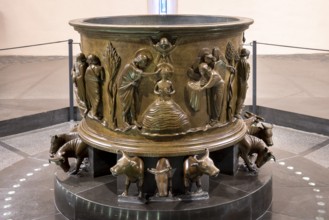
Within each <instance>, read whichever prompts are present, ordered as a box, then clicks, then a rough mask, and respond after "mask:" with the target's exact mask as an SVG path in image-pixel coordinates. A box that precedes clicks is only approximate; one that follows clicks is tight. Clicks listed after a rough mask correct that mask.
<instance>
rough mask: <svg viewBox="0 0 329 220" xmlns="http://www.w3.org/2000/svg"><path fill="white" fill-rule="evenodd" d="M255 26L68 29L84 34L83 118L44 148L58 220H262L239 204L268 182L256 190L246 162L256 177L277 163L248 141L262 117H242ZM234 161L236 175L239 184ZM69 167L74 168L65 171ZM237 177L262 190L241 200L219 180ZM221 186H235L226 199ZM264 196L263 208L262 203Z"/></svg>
mask: <svg viewBox="0 0 329 220" xmlns="http://www.w3.org/2000/svg"><path fill="white" fill-rule="evenodd" d="M252 23H253V20H252V19H248V18H241V17H227V16H202V15H142V16H114V17H97V18H86V19H77V20H72V21H70V25H72V26H73V27H74V29H75V30H76V31H78V32H79V33H80V36H81V53H80V54H78V55H77V56H76V60H75V64H74V67H73V70H72V78H73V82H74V86H75V95H76V102H77V107H78V109H79V112H80V114H81V117H82V120H81V122H79V125H78V126H77V128H76V131H72V133H70V134H61V135H56V136H54V137H53V138H52V150H51V155H50V157H51V158H50V159H49V160H50V161H53V162H55V163H56V164H58V165H60V166H61V167H62V170H60V169H58V171H57V174H56V175H57V176H56V178H55V185H56V187H55V188H56V189H55V197H56V198H55V201H56V205H57V207H58V208H59V209H60V211H61V212H63V214H64V215H65V216H66V217H68V218H69V219H179V218H187V219H201V218H209V219H229V217H232V218H231V219H234V217H237V218H239V217H240V216H253V217H251V218H250V219H255V218H256V217H259V216H260V214H262V213H256V214H255V213H254V212H253V213H254V214H250V213H249V212H252V211H250V210H249V209H252V208H253V206H255V204H251V203H250V201H249V200H248V198H247V197H248V196H251V195H252V193H254V192H255V191H258V190H259V192H258V194H259V195H258V196H260V194H262V193H263V194H266V192H263V191H262V190H271V177H268V176H267V175H265V174H264V177H262V180H261V181H259V180H257V178H260V176H262V175H263V174H261V171H258V168H256V167H255V166H253V164H252V161H251V159H250V157H249V155H251V154H252V153H257V154H258V158H257V161H256V162H255V164H256V165H257V167H261V166H262V165H263V164H264V163H265V162H267V161H268V160H270V159H274V156H273V155H272V153H271V152H270V151H269V150H268V146H269V145H267V144H265V142H264V141H263V140H262V138H260V137H256V135H255V134H251V133H250V131H251V130H255V128H256V127H257V126H256V125H257V124H259V123H264V122H262V121H263V120H262V118H261V117H259V116H257V115H255V114H253V113H249V112H247V113H245V114H243V108H244V101H245V98H246V92H247V88H248V78H249V73H250V65H249V63H248V58H249V50H248V49H247V48H245V47H244V42H245V37H244V36H245V34H244V32H245V30H246V29H247V28H248V27H249V25H251V24H252ZM264 124H265V123H264ZM271 129H272V128H271V127H270V128H269V127H268V128H267V130H266V129H265V127H264V129H260V130H262V131H258V130H257V131H255V132H258V133H259V132H263V133H264V130H266V131H268V132H267V133H268V138H271V137H272V134H271V133H270V132H271ZM250 140H252V141H253V142H251V141H250ZM256 142H257V144H256ZM258 142H261V144H263V143H264V145H261V144H258ZM256 145H257V146H256ZM64 147H65V148H64ZM63 148H64V149H63ZM265 151H266V152H265ZM239 156H241V158H242V159H243V160H244V162H245V165H246V168H247V169H246V171H245V172H244V173H245V174H239V171H238V170H239ZM68 157H76V158H77V161H76V164H77V165H76V166H75V168H74V170H72V171H71V172H70V171H69V167H70V165H69V164H68ZM65 161H66V162H65ZM72 163H73V162H72ZM81 167H82V168H85V169H86V170H87V171H86V170H85V171H84V170H83V169H81ZM63 171H65V172H67V171H69V172H70V175H68V174H65V173H64V172H63ZM251 173H252V174H253V175H251ZM239 175H242V176H243V175H245V176H243V178H246V180H245V181H246V182H248V181H249V182H253V181H256V182H257V181H258V182H259V183H258V185H257V184H255V185H257V188H256V189H254V190H253V192H250V193H249V194H248V196H246V195H244V196H242V194H243V193H242V194H241V193H240V194H239V193H237V192H236V190H237V188H236V187H235V185H234V184H236V183H235V182H234V181H233V180H232V182H231V183H230V182H229V180H227V178H234V177H235V176H239ZM248 178H249V179H248ZM240 180H241V178H240ZM237 181H238V180H237ZM75 185H77V187H78V188H79V190H75V188H74V186H75ZM229 185H231V186H232V187H235V188H234V189H232V190H228V188H227V187H228V186H229ZM261 186H265V187H261ZM260 188H262V189H260ZM84 190H85V191H84ZM81 192H82V193H81ZM88 192H89V193H88ZM241 192H242V190H241ZM222 194H223V195H222ZM226 194H227V195H234V196H233V197H234V199H233V200H231V198H229V197H230V196H228V197H227V196H226ZM238 194H239V195H241V197H239V196H238V197H236V196H237V195H238ZM268 197H269V198H268V199H265V200H264V201H263V203H264V205H263V206H264V210H266V209H265V208H266V207H268V205H269V204H270V201H271V193H269V195H268ZM65 198H71V200H70V201H68V200H65ZM223 198H224V199H223ZM247 200H248V201H249V203H250V205H247V206H248V207H247V206H246V205H245V204H249V203H248V201H247ZM245 202H246V203H245ZM210 204H211V205H210ZM227 204H231V206H229V205H227ZM243 204H244V205H243ZM232 205H233V206H232ZM67 206H68V207H72V208H71V209H70V208H68V207H67ZM234 206H235V207H236V210H234ZM240 206H241V208H239V207H240ZM265 206H266V207H265ZM232 207H233V208H232ZM248 210H249V211H248ZM239 212H241V214H239ZM248 213H249V214H248ZM247 219H249V218H247Z"/></svg>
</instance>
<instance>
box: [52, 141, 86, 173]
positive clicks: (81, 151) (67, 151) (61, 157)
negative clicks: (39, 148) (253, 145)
mask: <svg viewBox="0 0 329 220" xmlns="http://www.w3.org/2000/svg"><path fill="white" fill-rule="evenodd" d="M69 157H75V158H76V159H77V162H76V166H75V169H74V170H73V172H72V173H71V174H72V175H75V174H77V173H78V172H79V169H80V166H81V164H82V161H83V160H84V158H87V157H88V145H87V144H85V143H84V142H82V140H81V139H80V138H75V139H73V140H70V141H68V142H66V143H65V144H64V145H63V146H61V147H60V148H59V149H58V150H57V152H56V154H54V155H52V156H51V158H49V162H54V163H56V165H58V166H60V167H61V168H62V169H63V170H64V172H68V171H69V170H70V164H69V160H68V158H69Z"/></svg>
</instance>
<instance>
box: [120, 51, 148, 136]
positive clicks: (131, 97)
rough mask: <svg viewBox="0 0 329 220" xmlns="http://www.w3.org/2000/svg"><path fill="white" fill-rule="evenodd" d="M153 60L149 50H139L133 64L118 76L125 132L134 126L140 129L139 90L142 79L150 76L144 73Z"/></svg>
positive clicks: (128, 65)
mask: <svg viewBox="0 0 329 220" xmlns="http://www.w3.org/2000/svg"><path fill="white" fill-rule="evenodd" d="M152 60H153V56H152V54H151V53H150V52H149V51H148V50H146V49H142V50H139V51H137V53H136V54H135V57H134V59H133V60H132V61H131V63H129V64H127V65H126V66H125V67H124V69H123V70H122V71H121V72H120V73H119V75H118V78H117V82H116V83H117V86H118V97H119V99H120V102H121V107H122V121H123V124H124V125H123V126H122V129H124V130H125V129H129V128H131V127H132V126H134V125H135V126H137V127H140V125H139V124H138V122H137V117H136V105H137V104H138V89H139V84H140V81H141V78H142V77H143V76H145V75H149V74H148V73H146V72H144V71H145V69H146V68H147V66H148V65H149V64H150V63H151V62H152ZM152 74H153V73H152Z"/></svg>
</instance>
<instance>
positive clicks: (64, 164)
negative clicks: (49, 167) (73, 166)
mask: <svg viewBox="0 0 329 220" xmlns="http://www.w3.org/2000/svg"><path fill="white" fill-rule="evenodd" d="M48 161H49V163H50V162H54V163H55V164H56V165H57V166H60V167H61V168H62V169H63V170H64V172H67V171H69V170H70V164H69V161H68V160H67V159H65V158H64V157H62V156H60V157H56V156H55V157H53V158H49V159H48Z"/></svg>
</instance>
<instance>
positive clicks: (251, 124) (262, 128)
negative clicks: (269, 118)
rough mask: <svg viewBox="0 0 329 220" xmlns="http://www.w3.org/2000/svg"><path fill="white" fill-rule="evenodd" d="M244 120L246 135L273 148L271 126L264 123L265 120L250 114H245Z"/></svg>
mask: <svg viewBox="0 0 329 220" xmlns="http://www.w3.org/2000/svg"><path fill="white" fill-rule="evenodd" d="M245 117H246V119H245V120H244V122H245V124H246V125H247V128H248V132H247V133H248V134H250V135H253V136H256V137H258V138H260V139H262V140H263V141H264V142H265V143H266V145H267V146H269V147H270V146H273V139H272V136H273V125H272V124H269V123H265V122H264V121H265V119H264V118H262V117H260V116H258V115H255V114H253V113H251V112H246V113H245Z"/></svg>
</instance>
